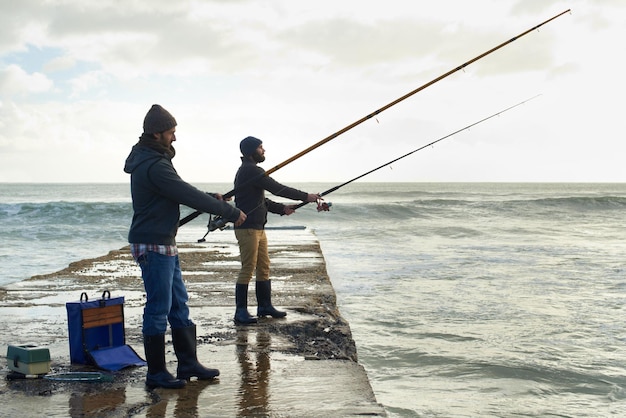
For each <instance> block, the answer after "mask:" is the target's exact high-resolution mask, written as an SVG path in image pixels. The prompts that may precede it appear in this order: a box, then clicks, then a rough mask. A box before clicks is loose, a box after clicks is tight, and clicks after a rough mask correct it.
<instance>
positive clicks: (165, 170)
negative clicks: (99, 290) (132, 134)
mask: <svg viewBox="0 0 626 418" xmlns="http://www.w3.org/2000/svg"><path fill="white" fill-rule="evenodd" d="M124 171H125V172H126V173H129V174H130V189H131V195H132V199H133V211H134V214H133V220H132V223H131V226H130V231H129V232H128V241H129V242H130V243H134V244H161V245H175V244H176V232H177V231H178V220H179V218H180V207H179V205H180V204H182V205H185V206H189V207H191V208H193V209H196V210H198V211H200V212H207V213H213V214H216V215H221V216H222V217H224V219H226V220H228V221H231V222H235V221H236V220H237V219H238V218H239V213H240V211H239V209H237V208H235V207H233V206H232V205H230V204H228V203H227V202H224V201H221V200H218V199H216V198H215V197H214V196H213V195H211V194H208V193H205V192H203V191H201V190H199V189H197V188H195V187H194V186H192V185H190V184H189V183H186V182H185V181H184V180H183V179H181V178H180V176H179V175H178V173H176V170H175V169H174V166H173V164H172V156H170V155H169V154H168V153H160V152H159V151H157V150H155V149H153V148H150V147H147V146H143V145H141V144H137V145H135V146H134V147H133V149H132V150H131V152H130V154H129V155H128V158H127V159H126V164H125V165H124Z"/></svg>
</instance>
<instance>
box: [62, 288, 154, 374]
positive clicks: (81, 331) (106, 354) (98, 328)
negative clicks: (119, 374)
mask: <svg viewBox="0 0 626 418" xmlns="http://www.w3.org/2000/svg"><path fill="white" fill-rule="evenodd" d="M65 307H66V308H67V324H68V331H69V340H70V359H71V362H72V363H77V364H89V365H93V366H96V367H99V368H101V369H104V370H109V371H117V370H120V369H123V368H125V367H130V366H145V365H146V362H145V361H144V360H142V359H141V357H139V355H138V354H137V353H136V352H135V350H133V349H132V347H130V346H129V345H127V344H126V335H125V333H124V297H123V296H118V297H115V298H111V293H110V292H109V291H108V290H105V291H104V292H102V298H100V299H97V300H93V301H90V300H89V298H88V297H87V293H85V292H83V293H82V294H81V295H80V300H78V301H76V302H67V303H66V304H65Z"/></svg>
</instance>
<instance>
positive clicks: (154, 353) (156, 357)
mask: <svg viewBox="0 0 626 418" xmlns="http://www.w3.org/2000/svg"><path fill="white" fill-rule="evenodd" d="M143 347H144V350H145V353H146V362H147V363H148V374H147V375H146V386H148V387H149V388H150V389H154V388H166V389H180V388H182V387H184V386H185V384H186V383H187V382H185V381H184V380H181V379H176V378H175V377H174V376H172V374H171V373H170V372H168V371H167V367H166V366H165V335H163V334H160V335H144V336H143Z"/></svg>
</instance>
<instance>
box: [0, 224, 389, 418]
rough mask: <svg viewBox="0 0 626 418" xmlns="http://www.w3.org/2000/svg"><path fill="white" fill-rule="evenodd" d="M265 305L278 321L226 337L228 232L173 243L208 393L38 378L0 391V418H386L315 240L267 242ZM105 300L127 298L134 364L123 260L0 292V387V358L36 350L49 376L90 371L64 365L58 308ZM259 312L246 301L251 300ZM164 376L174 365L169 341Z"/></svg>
mask: <svg viewBox="0 0 626 418" xmlns="http://www.w3.org/2000/svg"><path fill="white" fill-rule="evenodd" d="M267 233H268V238H269V242H270V258H271V260H272V290H273V293H272V297H273V302H274V305H275V306H277V307H279V308H281V309H284V310H286V311H287V312H288V315H287V317H286V318H283V319H271V318H267V319H263V320H261V321H260V322H259V324H257V325H251V326H235V325H234V323H233V320H232V318H233V314H234V305H235V301H234V287H235V285H234V284H235V280H236V276H237V273H238V269H239V261H238V249H237V246H236V241H235V238H234V234H233V233H232V231H221V232H220V233H216V234H214V235H209V237H208V238H207V242H206V243H202V244H198V243H179V247H180V259H181V267H182V269H183V277H184V279H185V281H186V284H187V290H188V292H189V296H190V300H189V305H190V309H191V317H192V319H193V320H194V322H195V323H196V325H197V333H198V358H199V360H200V361H201V362H202V363H203V364H204V365H205V366H207V367H213V368H218V369H219V370H220V372H221V374H220V376H219V378H217V379H215V380H213V381H197V380H193V381H191V382H190V383H188V384H187V386H186V387H185V388H184V389H178V390H173V389H170V390H167V389H161V388H159V389H155V390H148V389H147V388H146V387H145V384H144V380H145V373H146V368H145V367H133V368H127V369H123V370H121V371H119V372H115V373H113V374H112V381H110V382H59V381H51V380H47V379H42V378H29V379H19V380H6V379H2V380H1V381H0V416H2V417H16V416H24V417H67V416H69V417H248V416H251V417H264V416H265V417H331V416H332V417H344V416H359V415H365V416H385V415H386V414H385V411H384V409H383V408H382V406H381V405H379V404H378V403H377V402H376V399H375V397H374V394H373V391H372V388H371V386H370V383H369V381H368V378H367V374H366V372H365V370H364V368H363V367H362V366H361V365H360V364H359V363H358V356H357V350H356V346H355V343H354V341H353V339H352V336H351V332H350V327H349V324H348V323H347V322H346V321H345V320H344V319H343V318H342V317H341V314H340V312H339V311H338V309H337V306H336V298H335V293H334V290H333V288H332V285H331V283H330V280H329V278H328V274H327V272H326V265H325V262H324V258H323V256H322V253H321V250H320V248H319V244H318V242H317V240H316V238H315V236H314V234H313V233H312V232H310V231H308V230H276V231H272V230H270V231H267ZM104 290H109V291H110V293H111V296H112V297H117V296H124V298H125V303H124V316H125V335H126V343H127V344H129V345H130V346H131V347H132V348H133V349H135V351H137V353H138V354H139V355H140V356H141V357H143V343H142V338H141V315H142V310H143V302H144V293H143V286H142V282H141V276H140V270H139V268H138V267H137V266H136V265H135V263H134V262H133V260H132V258H131V257H130V254H129V253H128V249H127V248H123V249H120V250H115V251H111V252H110V253H109V254H108V255H106V256H103V257H100V258H96V259H92V260H81V261H79V262H76V263H72V264H70V266H68V268H66V269H64V270H62V271H59V272H56V273H52V274H49V275H43V276H36V277H33V278H31V279H29V280H25V281H22V282H19V283H13V284H11V285H7V286H4V287H2V288H0V315H1V316H2V318H3V319H4V320H3V321H2V322H1V323H0V336H1V338H2V340H1V341H2V343H3V344H2V347H0V349H2V352H0V355H1V356H2V359H3V364H2V369H1V372H0V373H2V375H4V376H7V375H9V374H10V370H9V369H8V367H7V363H6V349H7V346H8V345H9V344H10V345H22V344H34V345H37V346H40V347H46V348H48V349H49V350H50V355H51V360H52V361H51V372H50V374H51V375H52V374H58V373H63V372H70V371H96V370H97V369H94V368H93V367H91V366H84V365H75V364H70V353H69V341H68V331H67V312H66V308H65V303H66V302H70V301H77V300H78V299H79V298H80V294H81V293H82V292H86V293H87V294H88V295H89V297H90V300H94V299H97V298H99V297H100V295H101V294H102V292H103V291H104ZM249 308H250V311H251V312H254V311H255V309H256V301H255V299H254V290H253V286H251V292H250V295H249ZM166 342H167V345H166V351H167V353H166V360H167V363H168V368H169V370H170V371H171V372H175V370H176V364H177V363H176V357H175V356H174V352H173V348H172V345H171V334H169V332H168V334H167V335H166Z"/></svg>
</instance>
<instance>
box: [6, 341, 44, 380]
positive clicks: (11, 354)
mask: <svg viewBox="0 0 626 418" xmlns="http://www.w3.org/2000/svg"><path fill="white" fill-rule="evenodd" d="M7 363H8V366H9V369H11V370H13V371H14V372H18V373H22V374H24V375H36V374H46V373H49V372H50V350H48V349H47V348H43V347H38V346H36V345H34V344H24V345H10V346H9V348H8V349H7Z"/></svg>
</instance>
